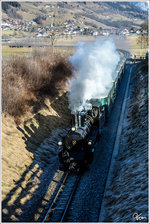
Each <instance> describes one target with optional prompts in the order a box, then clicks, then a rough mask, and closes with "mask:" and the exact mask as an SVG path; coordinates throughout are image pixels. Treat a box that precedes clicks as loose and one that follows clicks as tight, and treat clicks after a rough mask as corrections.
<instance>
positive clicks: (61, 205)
mask: <svg viewBox="0 0 150 224" xmlns="http://www.w3.org/2000/svg"><path fill="white" fill-rule="evenodd" d="M80 178H81V175H77V174H70V173H69V172H67V173H64V174H63V176H62V178H61V180H60V182H59V183H58V187H57V189H56V191H55V193H54V197H53V199H52V200H51V201H50V202H49V206H48V208H47V209H45V212H44V214H43V216H42V217H40V219H39V220H38V221H40V222H42V223H44V222H64V221H65V218H66V214H67V211H68V209H69V206H70V204H71V201H72V199H73V196H74V194H75V192H76V189H77V186H78V183H79V181H80Z"/></svg>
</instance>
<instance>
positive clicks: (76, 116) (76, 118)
mask: <svg viewBox="0 0 150 224" xmlns="http://www.w3.org/2000/svg"><path fill="white" fill-rule="evenodd" d="M75 128H76V129H77V128H78V115H77V114H75Z"/></svg>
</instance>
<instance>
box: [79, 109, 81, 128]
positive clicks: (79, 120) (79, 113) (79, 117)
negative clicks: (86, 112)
mask: <svg viewBox="0 0 150 224" xmlns="http://www.w3.org/2000/svg"><path fill="white" fill-rule="evenodd" d="M79 127H81V114H80V112H79Z"/></svg>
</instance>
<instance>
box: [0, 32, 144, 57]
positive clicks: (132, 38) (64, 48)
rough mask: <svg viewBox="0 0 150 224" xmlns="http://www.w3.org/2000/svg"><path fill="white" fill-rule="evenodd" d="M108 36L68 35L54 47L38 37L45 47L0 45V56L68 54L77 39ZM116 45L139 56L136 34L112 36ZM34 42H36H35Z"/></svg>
mask: <svg viewBox="0 0 150 224" xmlns="http://www.w3.org/2000/svg"><path fill="white" fill-rule="evenodd" d="M107 38H108V37H102V36H101V37H98V38H94V37H92V36H78V35H77V36H74V37H72V38H71V37H68V38H65V37H64V38H62V37H59V38H58V39H57V40H56V43H55V47H54V49H52V47H51V43H50V39H48V38H43V39H42V38H39V39H38V41H37V40H36V41H37V43H40V44H42V43H43V44H45V45H47V47H31V48H28V47H23V48H10V47H9V46H8V45H2V57H3V58H10V57H11V56H16V55H18V56H26V57H31V56H33V55H34V54H35V52H36V53H37V52H38V51H40V52H45V51H49V52H52V50H53V52H54V53H56V54H57V53H61V54H65V55H66V54H67V55H68V56H69V55H71V54H72V53H73V52H74V51H75V46H76V43H77V42H79V41H85V42H90V41H93V40H94V39H101V40H104V39H107ZM114 40H115V43H116V46H117V48H118V49H122V50H126V51H129V52H130V53H131V55H132V56H133V57H134V55H137V56H139V55H140V51H141V48H140V47H141V44H140V43H138V41H137V40H138V35H135V34H134V35H129V36H115V37H114ZM35 43H36V42H35ZM146 52H147V48H144V47H143V49H142V56H145V54H146Z"/></svg>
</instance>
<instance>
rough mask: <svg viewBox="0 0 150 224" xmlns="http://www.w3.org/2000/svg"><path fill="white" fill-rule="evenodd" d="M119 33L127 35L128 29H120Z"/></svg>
mask: <svg viewBox="0 0 150 224" xmlns="http://www.w3.org/2000/svg"><path fill="white" fill-rule="evenodd" d="M121 34H123V35H129V30H128V29H124V30H122V32H121Z"/></svg>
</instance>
